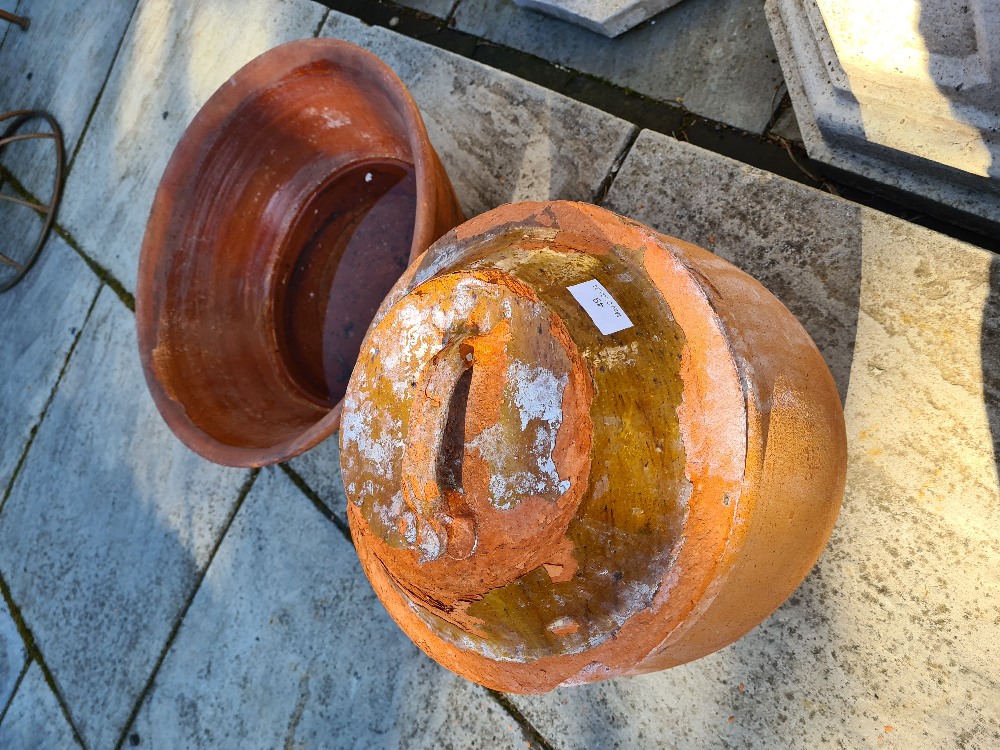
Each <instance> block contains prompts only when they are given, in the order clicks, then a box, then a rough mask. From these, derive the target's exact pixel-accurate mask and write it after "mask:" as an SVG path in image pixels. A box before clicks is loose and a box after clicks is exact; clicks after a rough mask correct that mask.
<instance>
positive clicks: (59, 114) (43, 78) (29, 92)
mask: <svg viewBox="0 0 1000 750" xmlns="http://www.w3.org/2000/svg"><path fill="white" fill-rule="evenodd" d="M135 2H136V0H31V2H30V3H25V4H23V7H22V8H21V9H20V11H21V12H22V13H24V14H26V15H28V16H29V17H30V18H31V26H30V28H29V29H28V31H26V32H24V33H16V34H13V33H12V34H9V35H8V37H7V39H6V41H5V42H4V45H3V48H2V49H0V70H3V71H4V75H3V76H2V77H0V104H2V105H6V106H0V110H3V111H7V110H10V109H43V110H46V111H47V112H49V113H51V114H52V115H54V116H55V118H56V120H57V121H58V122H59V125H60V127H61V128H62V131H63V137H64V139H65V141H66V151H67V157H66V158H67V160H68V159H69V157H70V155H72V153H73V150H74V149H75V148H76V144H77V141H78V140H79V138H80V136H81V135H82V133H83V130H84V127H85V126H86V123H87V118H88V117H90V112H91V110H92V109H93V105H94V103H95V102H96V100H97V96H98V93H99V92H100V90H101V86H103V85H104V81H105V79H106V78H107V75H108V71H109V70H110V68H111V64H112V62H113V60H114V56H115V52H116V50H117V49H118V42H119V40H121V38H122V35H123V34H124V33H125V27H126V26H127V25H128V22H129V19H130V18H131V16H132V10H133V9H134V7H135ZM15 31H19V30H18V29H15ZM18 155H20V156H18ZM47 156H48V149H24V148H19V149H17V150H14V149H13V148H9V149H7V150H6V151H5V152H4V157H3V163H4V165H5V166H7V167H8V168H9V169H11V170H12V171H13V172H14V173H15V174H17V175H18V178H19V179H20V180H21V182H22V184H24V185H25V187H27V188H28V190H29V191H30V192H31V193H32V194H33V195H36V196H39V197H41V196H43V195H44V196H48V195H49V194H50V192H51V187H50V186H51V183H52V174H53V172H52V168H51V166H50V165H49V163H48V161H47V160H46V158H47Z"/></svg>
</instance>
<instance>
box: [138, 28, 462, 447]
mask: <svg viewBox="0 0 1000 750" xmlns="http://www.w3.org/2000/svg"><path fill="white" fill-rule="evenodd" d="M461 221H462V214H461V210H460V208H459V206H458V202H457V201H456V199H455V194H454V191H453V190H452V187H451V184H450V182H449V181H448V177H447V175H446V174H445V171H444V168H443V167H442V166H441V163H440V161H439V160H438V157H437V155H436V154H435V153H434V150H433V149H432V147H431V145H430V142H429V140H428V138H427V133H426V130H425V128H424V124H423V121H422V119H421V117H420V113H419V111H418V110H417V107H416V104H415V103H414V102H413V99H412V97H411V96H410V95H409V93H408V92H407V90H406V88H405V87H404V86H403V84H402V82H401V81H400V80H399V79H398V78H397V77H396V75H395V74H394V73H393V72H392V71H391V70H389V68H388V67H386V65H385V64H384V63H382V62H381V61H380V60H379V59H378V58H376V57H375V56H373V55H372V54H370V53H368V52H366V51H364V50H362V49H360V48H358V47H355V46H353V45H351V44H347V43H345V42H340V41H335V40H330V39H309V40H303V41H297V42H291V43H289V44H285V45H282V46H280V47H277V48H275V49H273V50H271V51H269V52H267V53H265V54H263V55H261V56H260V57H258V58H257V59H255V60H253V61H252V62H251V63H249V64H248V65H247V66H246V67H244V68H243V69H241V70H240V71H239V72H238V73H237V74H236V75H235V76H234V77H233V78H232V79H231V80H230V81H229V82H227V83H226V84H225V85H224V86H223V87H222V88H221V89H219V90H218V91H217V92H216V93H215V94H214V95H213V96H212V98H211V99H210V100H209V101H208V103H207V104H205V106H204V107H203V108H202V110H201V111H200V112H199V113H198V115H197V116H196V117H195V119H194V121H193V122H192V123H191V125H190V127H189V128H188V129H187V131H186V132H185V133H184V136H183V138H182V139H181V141H180V143H179V144H178V146H177V148H176V150H175V151H174V154H173V157H172V158H171V160H170V163H169V165H168V166H167V169H166V172H165V173H164V175H163V179H162V181H161V183H160V186H159V190H158V191H157V194H156V199H155V201H154V204H153V209H152V213H151V215H150V219H149V224H148V226H147V229H146V237H145V240H144V242H143V247H142V256H141V260H140V264H139V276H138V281H137V286H136V317H137V325H138V334H139V350H140V354H141V357H142V365H143V369H144V371H145V374H146V380H147V383H148V384H149V389H150V391H151V393H152V395H153V398H154V400H155V402H156V405H157V407H158V408H159V410H160V413H161V414H162V415H163V417H164V419H165V420H166V421H167V423H168V424H169V425H170V427H171V429H173V431H174V432H175V433H176V434H177V436H178V437H180V439H181V440H183V441H184V442H185V443H186V444H187V445H188V446H190V447H191V448H192V449H194V450H195V451H197V452H198V453H200V454H201V455H202V456H204V457H206V458H208V459H210V460H212V461H216V462H218V463H222V464H229V465H232V466H260V465H264V464H270V463H275V462H278V461H282V460H285V459H287V458H290V457H292V456H294V455H296V454H298V453H301V452H302V451H304V450H306V449H308V448H310V447H312V446H313V445H315V444H316V443H318V442H320V441H321V440H323V438H325V437H327V436H329V435H330V434H331V433H332V432H334V431H335V430H336V429H337V427H338V425H339V421H340V402H341V398H342V396H343V394H344V390H345V389H346V387H347V381H348V378H349V376H350V372H351V368H352V367H353V365H354V361H355V359H356V357H357V352H358V347H359V346H360V344H361V339H362V337H363V336H364V333H365V330H366V329H367V327H368V324H369V322H370V321H371V318H372V315H373V314H374V312H375V310H376V308H377V306H378V304H379V302H381V301H382V298H383V297H384V296H385V294H386V292H388V290H389V289H390V288H391V286H392V284H393V283H394V282H395V281H396V280H397V279H398V278H399V275H400V274H401V273H402V272H403V270H404V269H405V268H406V267H407V265H408V264H409V262H410V261H411V260H412V259H413V258H415V257H416V256H417V255H419V254H420V253H421V252H422V251H423V250H424V249H426V248H427V246H428V245H430V244H431V242H433V241H434V240H435V239H436V238H438V237H440V236H441V235H442V234H443V233H444V232H446V231H448V230H449V229H450V228H452V227H453V226H455V225H456V224H458V223H459V222H461Z"/></svg>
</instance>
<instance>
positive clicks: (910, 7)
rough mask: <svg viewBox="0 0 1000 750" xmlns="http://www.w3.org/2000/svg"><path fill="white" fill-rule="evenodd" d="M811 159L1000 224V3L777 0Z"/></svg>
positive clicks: (774, 16)
mask: <svg viewBox="0 0 1000 750" xmlns="http://www.w3.org/2000/svg"><path fill="white" fill-rule="evenodd" d="M767 15H768V23H769V24H770V26H771V33H772V35H773V36H774V42H775V46H776V47H777V50H778V55H779V58H780V60H781V67H782V70H783V71H784V74H785V78H786V80H787V83H788V89H789V92H790V94H791V96H792V103H793V105H794V107H795V113H796V115H797V117H798V120H799V123H800V126H801V128H802V135H803V138H804V140H805V144H806V149H807V150H808V152H809V155H810V156H811V157H812V158H814V159H817V160H819V161H822V162H825V163H827V164H830V165H832V166H834V167H838V168H840V169H844V170H846V171H848V172H853V173H855V174H858V175H861V176H863V177H865V178H868V179H871V180H875V181H876V182H879V183H883V184H888V185H892V186H894V187H896V188H900V189H903V190H905V191H907V192H910V193H913V194H914V195H916V196H918V197H919V198H921V199H924V200H927V199H929V200H931V201H936V202H940V203H942V204H944V205H945V206H946V207H949V208H951V209H955V210H958V211H960V212H962V213H964V214H966V215H967V216H968V220H970V221H971V222H973V223H976V224H978V225H980V226H982V227H987V228H991V227H992V228H995V227H997V226H1000V184H998V180H997V176H998V175H1000V134H998V129H1000V49H998V48H997V46H996V44H994V43H991V42H990V40H995V39H996V38H997V35H998V34H1000V0H961V1H959V0H885V2H879V3H870V2H865V1H864V0H816V1H815V2H805V0H768V3H767Z"/></svg>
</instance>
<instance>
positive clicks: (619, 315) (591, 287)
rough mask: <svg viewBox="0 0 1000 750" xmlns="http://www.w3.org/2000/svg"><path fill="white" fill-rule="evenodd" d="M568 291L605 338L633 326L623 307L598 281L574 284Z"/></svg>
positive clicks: (592, 280)
mask: <svg viewBox="0 0 1000 750" xmlns="http://www.w3.org/2000/svg"><path fill="white" fill-rule="evenodd" d="M566 289H567V290H568V291H569V293H570V294H572V295H573V298H574V299H575V300H576V301H577V302H579V303H580V305H581V306H582V307H583V309H584V310H586V311H587V315H589V316H590V319H591V320H593V321H594V323H596V324H597V328H598V330H600V332H601V333H603V334H604V335H605V336H607V335H608V334H609V333H618V331H624V330H625V329H626V328H631V327H632V326H633V323H632V321H631V320H629V319H628V315H626V314H625V311H624V310H622V308H621V305H619V304H618V303H617V302H615V298H614V297H612V296H611V294H610V293H609V292H608V290H607V289H605V288H604V286H603V285H602V284H601V282H600V281H598V280H597V279H591V280H590V281H585V282H583V283H582V284H574V285H573V286H569V287H566Z"/></svg>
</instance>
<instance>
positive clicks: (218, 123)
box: [135, 38, 443, 467]
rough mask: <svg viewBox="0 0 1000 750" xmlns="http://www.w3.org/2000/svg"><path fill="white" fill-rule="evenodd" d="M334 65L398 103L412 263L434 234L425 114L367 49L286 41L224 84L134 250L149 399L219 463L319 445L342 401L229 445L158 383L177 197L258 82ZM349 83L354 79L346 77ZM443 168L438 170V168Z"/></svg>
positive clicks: (195, 127)
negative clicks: (281, 433) (161, 292)
mask: <svg viewBox="0 0 1000 750" xmlns="http://www.w3.org/2000/svg"><path fill="white" fill-rule="evenodd" d="M324 61H325V62H333V63H335V64H337V65H339V66H342V67H346V68H349V69H353V70H358V71H363V72H364V76H363V77H362V78H361V79H359V81H358V82H357V83H356V85H359V86H360V85H362V81H363V82H364V83H368V84H369V85H370V84H372V83H374V84H376V85H377V86H378V90H379V92H380V93H381V94H383V95H384V96H386V97H387V98H388V99H389V101H390V102H391V103H392V104H393V105H394V107H395V108H396V110H397V112H398V114H399V116H400V118H401V120H402V122H403V125H404V128H405V130H406V133H407V134H408V139H409V146H410V149H411V152H412V155H413V161H414V164H413V166H414V173H415V179H416V222H415V225H414V232H413V241H412V243H411V246H410V253H409V261H410V262H412V261H413V260H414V258H416V257H417V256H418V255H420V254H421V253H422V252H423V250H424V249H425V248H426V247H427V246H428V245H430V244H431V242H432V241H433V240H434V239H435V238H434V236H433V233H434V231H435V224H434V211H435V208H436V206H437V202H438V197H439V196H438V193H437V191H436V189H435V183H434V180H435V177H436V176H437V172H438V168H439V162H438V159H437V155H436V154H435V153H434V152H433V146H432V145H431V143H430V139H429V138H428V136H427V130H426V127H425V125H424V121H423V117H422V116H421V114H420V110H419V108H418V107H417V104H416V102H415V101H414V99H413V96H412V95H411V94H410V92H409V90H408V89H407V88H406V86H405V84H404V83H403V82H402V80H401V79H400V78H399V76H397V75H396V73H395V72H394V71H393V70H392V69H391V68H390V67H389V66H388V65H387V64H386V63H385V62H383V61H382V60H381V59H380V58H378V57H377V56H376V55H374V54H373V53H371V52H369V51H368V50H366V49H363V48H361V47H358V46H357V45H355V44H352V43H350V42H346V41H343V40H339V39H330V38H309V39H300V40H295V41H291V42H286V43H284V44H282V45H279V46H277V47H274V48H272V49H270V50H268V51H266V52H264V53H263V54H261V55H259V56H257V57H256V58H254V59H253V60H251V61H250V62H248V63H247V64H246V65H244V66H243V67H242V68H240V69H239V70H238V71H236V73H234V74H233V75H232V76H231V77H230V78H229V79H228V80H227V81H226V82H225V83H223V84H222V85H221V86H220V87H219V88H218V89H217V90H216V91H215V92H214V93H213V94H212V95H211V96H210V97H209V98H208V100H207V101H206V102H205V103H204V104H203V105H202V106H201V108H200V109H199V111H198V112H197V113H196V114H195V116H194V118H193V119H192V121H191V123H190V124H189V125H188V127H187V128H186V129H185V131H184V133H183V135H182V136H181V138H180V140H179V141H178V143H177V146H176V147H175V148H174V151H173V153H172V155H171V157H170V159H169V161H168V163H167V166H166V168H165V170H164V173H163V176H162V177H161V180H160V182H159V185H158V187H157V190H156V194H155V197H154V199H153V202H152V205H151V207H150V215H149V220H148V223H147V225H146V232H145V235H144V237H143V241H142V247H141V250H140V255H139V264H138V271H137V276H136V287H135V317H136V331H137V343H138V349H139V355H140V360H141V364H142V370H143V374H144V376H145V379H146V384H147V386H148V388H149V392H150V394H151V395H152V397H153V401H154V403H155V405H156V407H157V410H158V411H159V412H160V415H161V416H162V417H163V419H164V421H165V422H166V423H167V425H168V427H170V429H171V431H173V433H174V434H175V435H176V436H177V437H178V438H179V439H180V440H181V442H183V443H184V444H185V445H186V446H187V447H188V448H190V449H191V450H193V451H194V452H195V453H198V454H199V455H201V456H202V457H204V458H206V459H208V460H210V461H213V462H215V463H218V464H223V465H226V466H235V467H260V466H266V465H270V464H275V463H279V462H282V461H286V460H288V459H290V458H293V457H295V456H297V455H299V454H301V453H303V452H305V451H306V450H309V449H310V448H312V447H314V446H316V445H317V444H319V443H320V442H322V441H323V440H325V439H326V438H327V437H329V436H330V435H332V434H333V433H334V432H336V431H337V430H338V429H339V427H340V415H341V410H342V399H341V400H340V401H338V402H337V403H336V404H334V405H333V406H332V407H331V408H330V410H329V411H328V412H327V413H326V414H325V415H324V416H323V417H322V418H321V419H320V420H318V421H317V422H314V423H313V424H312V425H310V426H309V427H308V428H307V429H304V430H303V431H301V432H300V433H299V434H297V435H295V436H294V437H292V438H290V439H287V440H284V441H281V442H278V443H275V444H274V445H270V446H265V447H244V446H234V445H231V444H228V443H224V442H221V441H220V440H218V439H216V438H215V437H213V436H212V435H211V434H210V433H208V432H206V431H205V430H203V429H202V428H200V427H199V426H197V425H196V424H195V423H194V421H192V419H191V418H190V417H189V416H188V414H187V410H186V408H185V405H184V404H183V403H181V402H180V401H177V400H175V399H174V398H173V397H172V396H171V395H170V394H169V393H168V392H167V390H166V389H165V388H164V386H163V385H162V384H161V383H160V381H159V379H158V377H157V375H156V372H155V369H154V367H153V358H154V350H155V349H156V347H157V345H158V341H159V329H160V318H161V314H162V313H164V312H165V311H163V310H161V309H159V308H158V306H157V305H156V302H155V299H156V294H155V290H156V287H157V284H158V283H159V282H158V279H160V278H162V275H163V273H164V270H167V271H168V269H169V268H170V257H171V256H172V255H173V254H174V253H173V251H172V249H171V248H170V247H169V246H168V242H166V241H165V240H166V237H167V236H168V234H169V231H170V228H171V226H173V225H174V223H175V222H176V221H177V217H178V216H179V215H180V216H183V215H184V214H178V213H177V211H176V209H175V205H176V203H177V202H178V201H177V198H176V197H175V196H176V195H178V194H179V193H182V192H183V191H184V189H185V186H186V185H189V184H190V183H191V181H192V180H193V179H195V178H196V177H197V168H195V169H192V168H191V165H192V164H194V165H197V164H198V163H199V162H200V160H199V159H198V154H199V152H201V151H202V150H203V149H204V148H205V147H206V145H207V144H211V143H213V142H214V141H215V140H216V139H218V138H219V137H221V136H222V135H223V132H224V128H223V125H224V123H225V122H226V120H227V119H228V118H229V116H231V115H232V113H233V112H236V111H237V110H238V109H239V108H240V107H242V106H243V105H244V104H246V103H247V102H249V101H252V100H253V99H254V98H255V97H256V96H257V95H258V94H259V92H260V90H261V89H262V88H263V87H272V86H274V85H276V84H278V83H280V82H281V81H282V80H284V79H286V78H288V77H290V76H293V75H294V74H295V72H296V71H297V70H300V69H302V68H303V67H305V66H308V65H310V64H311V63H316V62H324ZM348 82H349V83H353V81H351V80H350V79H348ZM442 171H443V170H442Z"/></svg>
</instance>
